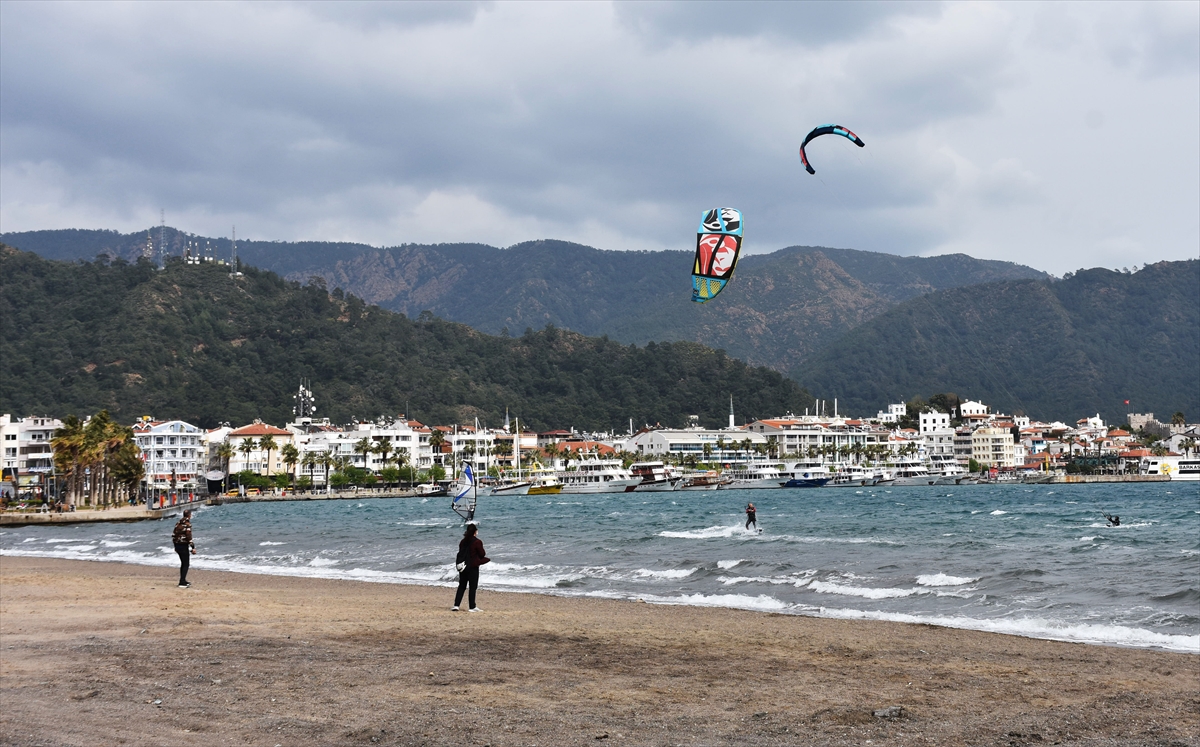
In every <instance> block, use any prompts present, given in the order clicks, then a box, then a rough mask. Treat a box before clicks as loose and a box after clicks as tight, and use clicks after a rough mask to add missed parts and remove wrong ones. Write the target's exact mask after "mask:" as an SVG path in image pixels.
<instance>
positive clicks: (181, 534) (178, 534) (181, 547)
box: [171, 510, 196, 589]
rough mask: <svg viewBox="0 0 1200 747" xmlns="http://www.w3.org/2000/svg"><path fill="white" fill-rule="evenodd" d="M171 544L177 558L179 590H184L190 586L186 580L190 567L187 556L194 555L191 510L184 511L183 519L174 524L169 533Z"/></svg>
mask: <svg viewBox="0 0 1200 747" xmlns="http://www.w3.org/2000/svg"><path fill="white" fill-rule="evenodd" d="M171 543H172V544H174V545H175V554H176V555H178V556H179V588H181V589H186V588H187V587H189V586H191V584H189V583H188V580H187V574H188V566H189V565H190V562H189V558H188V555H189V554H191V555H195V554H196V544H195V543H194V542H192V512H191V510H187V511H184V512H183V517H182V518H181V519H180V520H179V521H178V522H177V523H176V524H175V531H174V532H172V533H171Z"/></svg>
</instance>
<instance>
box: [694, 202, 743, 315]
mask: <svg viewBox="0 0 1200 747" xmlns="http://www.w3.org/2000/svg"><path fill="white" fill-rule="evenodd" d="M741 250H742V211H741V210H736V209H734V208H714V209H713V210H709V211H708V212H706V213H705V214H704V217H703V218H701V219H700V228H699V230H698V231H697V233H696V259H695V260H694V261H693V262H692V300H693V301H695V302H696V303H704V302H705V301H710V300H712V299H713V298H716V296H717V294H718V293H720V292H721V291H722V290H724V289H725V284H726V283H728V282H729V279H730V278H731V277H733V268H734V267H736V266H737V261H738V253H739V252H740V251H741Z"/></svg>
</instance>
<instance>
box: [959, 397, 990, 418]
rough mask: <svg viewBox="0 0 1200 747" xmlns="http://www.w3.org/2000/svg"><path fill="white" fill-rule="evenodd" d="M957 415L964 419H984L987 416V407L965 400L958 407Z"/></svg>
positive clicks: (980, 403)
mask: <svg viewBox="0 0 1200 747" xmlns="http://www.w3.org/2000/svg"><path fill="white" fill-rule="evenodd" d="M958 414H959V416H960V417H962V418H964V419H966V418H979V417H985V416H986V415H987V414H988V406H987V405H985V404H983V403H982V402H976V401H974V400H967V401H966V402H962V403H960V404H959V405H958Z"/></svg>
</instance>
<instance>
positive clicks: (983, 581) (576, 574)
mask: <svg viewBox="0 0 1200 747" xmlns="http://www.w3.org/2000/svg"><path fill="white" fill-rule="evenodd" d="M749 500H752V501H754V503H755V504H756V505H757V506H758V518H759V526H760V527H761V529H762V532H761V533H757V532H753V531H747V530H746V529H745V528H744V527H743V522H744V515H743V513H742V511H743V509H744V508H745V505H746V502H747V501H749ZM1104 513H1109V514H1118V515H1120V517H1121V526H1119V527H1110V526H1108V524H1107V522H1106V521H1105V519H1104V517H1103V514H1104ZM477 518H478V520H479V522H480V530H479V534H480V537H481V538H482V539H483V541H484V544H485V546H486V548H487V552H488V554H489V556H491V558H492V559H493V562H492V563H491V564H490V565H488V566H486V567H485V568H484V569H483V574H482V577H481V588H482V592H481V594H483V596H481V602H480V604H481V606H486V594H487V593H488V592H489V591H496V590H503V591H520V592H533V593H543V594H556V595H561V596H593V597H608V598H616V599H644V600H645V601H647V602H651V603H660V604H677V605H698V606H711V607H737V608H742V609H751V610H762V611H765V612H777V613H784V614H798V615H817V616H823V617H836V618H863V619H880V620H899V621H907V622H923V623H930V624H933V625H941V626H948V627H956V628H970V629H975V630H988V631H995V632H1000V633H1011V634H1016V635H1024V636H1031V637H1035V638H1051V639H1056V640H1068V641H1080V642H1086V643H1095V644H1111V645H1123V646H1137V647H1146V648H1161V649H1168V650H1172V651H1186V652H1192V653H1200V483H1170V484H1162V483H1159V484H1141V485H1124V484H1103V485H1011V486H1009V485H1003V486H1000V485H979V486H970V487H954V488H916V487H912V488H874V489H872V488H863V489H849V488H823V489H809V490H803V489H801V490H752V491H740V490H729V491H723V490H722V491H703V492H675V493H622V494H612V495H558V496H523V497H503V498H489V497H480V499H479V508H478V513H477ZM173 525H174V520H173V519H169V520H162V521H147V522H140V523H134V524H110V525H104V526H97V525H77V526H60V527H26V528H20V529H8V530H4V531H3V532H0V554H2V555H11V556H15V555H31V556H43V557H56V558H72V559H89V560H103V561H114V562H124V563H138V564H144V565H155V566H162V567H163V569H164V570H163V573H164V576H170V575H172V571H169V570H167V569H168V568H172V567H174V566H176V564H177V562H178V561H177V559H176V557H175V555H174V552H173V551H172V549H171V546H170V535H171V528H172V526H173ZM193 526H194V529H195V537H196V545H197V547H198V549H199V554H198V555H197V556H196V557H195V559H194V560H193V569H194V570H193V573H192V580H193V582H194V583H195V584H196V585H202V584H203V583H204V573H203V571H204V570H206V569H212V570H228V571H241V572H247V573H269V574H280V575H293V576H315V577H321V578H344V579H356V580H362V581H373V582H379V583H408V584H427V585H443V586H451V585H453V584H454V583H455V578H456V576H455V573H454V569H453V561H454V555H455V551H456V546H457V541H458V539H459V537H460V536H461V527H462V521H461V520H460V519H459V518H458V517H457V516H456V515H455V514H453V513H452V512H451V511H450V507H449V499H448V498H434V499H420V498H405V499H369V498H364V499H361V500H342V501H311V502H304V501H297V502H279V503H255V504H245V503H243V504H234V505H227V506H216V507H210V508H201V509H199V510H198V511H197V512H196V515H195V516H194V517H193ZM451 598H452V593H451V592H450V591H449V590H447V593H446V604H447V607H448V606H449V605H450V602H451Z"/></svg>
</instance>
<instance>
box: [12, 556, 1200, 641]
mask: <svg viewBox="0 0 1200 747" xmlns="http://www.w3.org/2000/svg"><path fill="white" fill-rule="evenodd" d="M162 557H163V560H164V561H165V562H163V563H148V562H143V563H139V562H135V561H131V560H129V559H127V558H111V559H110V558H105V557H94V558H62V557H55V556H52V555H45V554H34V553H24V552H20V551H18V552H17V553H16V554H14V553H13V552H12V551H11V550H3V551H0V559H2V558H27V559H31V560H38V559H45V560H54V561H59V560H61V561H63V562H68V563H101V564H117V565H129V566H137V567H142V568H175V569H177V568H178V559H177V558H176V557H175V556H174V555H170V556H167V555H164V556H162ZM197 559H203V556H202V555H198V556H193V558H192V565H191V568H192V571H193V572H200V573H232V574H245V575H248V576H268V577H273V578H295V579H314V580H322V581H332V582H346V583H367V584H379V585H383V586H389V585H390V586H410V587H425V588H430V589H446V588H454V587H455V582H453V581H447V582H444V583H438V582H431V581H428V580H416V579H407V578H389V577H382V576H378V575H364V576H362V577H353V576H348V575H347V574H346V573H344V572H343V573H339V572H336V571H332V570H321V569H314V568H310V567H308V566H294V567H293V566H264V567H261V568H253V569H251V568H205V567H203V566H202V565H197ZM301 570H303V571H304V572H302V573H301V572H295V571H301ZM488 591H489V593H493V594H530V595H536V596H545V597H553V598H556V599H563V600H577V599H600V600H606V601H612V602H620V603H633V604H637V603H644V604H650V605H654V606H660V607H683V608H688V609H712V610H739V611H743V612H747V613H750V614H759V615H782V616H788V617H801V618H808V619H814V620H839V621H844V622H847V623H856V622H881V623H891V624H895V625H923V626H927V627H932V628H940V629H946V630H963V631H970V632H975V633H984V634H988V635H1001V636H1012V637H1015V638H1023V639H1028V640H1032V641H1054V642H1058V643H1069V644H1078V645H1085V646H1101V647H1113V648H1119V649H1132V650H1141V651H1161V652H1164V653H1174V654H1182V655H1185V656H1187V655H1197V656H1200V635H1197V636H1189V635H1187V634H1183V633H1157V632H1155V631H1151V630H1145V629H1142V628H1126V629H1127V630H1131V631H1136V632H1138V633H1141V634H1143V641H1142V642H1141V643H1132V642H1129V641H1128V640H1126V641H1113V640H1100V639H1096V638H1088V637H1086V636H1083V635H1079V634H1076V635H1075V636H1074V637H1072V636H1070V635H1068V634H1067V633H1066V632H1065V631H1071V630H1075V631H1078V630H1080V629H1084V630H1086V629H1087V628H1088V627H1089V625H1088V624H1087V623H1079V624H1076V625H1072V626H1069V627H1067V628H1059V629H1057V630H1059V631H1060V632H1059V634H1058V635H1053V634H1052V633H1053V632H1054V631H1055V630H1056V629H1055V628H1052V627H1045V628H1043V631H1044V632H1045V633H1046V634H1045V635H1035V634H1034V633H1033V632H1030V631H1028V630H1021V629H1019V628H1016V627H1014V625H1013V624H1012V621H1011V620H1009V619H1007V618H996V619H982V618H967V617H963V618H957V619H954V618H949V617H946V616H941V615H933V616H929V617H922V616H920V615H914V614H907V613H869V612H860V611H857V610H853V611H841V610H836V609H834V610H832V611H830V612H828V613H826V612H824V609H825V608H822V612H821V613H818V614H813V613H810V612H807V611H794V610H788V609H767V608H763V607H756V606H751V605H732V604H730V605H723V604H697V603H688V602H687V601H683V600H676V599H673V598H670V597H655V596H654V595H650V594H642V595H640V596H636V597H635V596H618V595H616V594H611V595H610V594H604V593H599V594H596V593H593V594H578V595H576V594H568V593H563V592H559V591H556V590H554V589H537V588H516V589H514V588H489V590H488ZM1099 627H1100V628H1101V629H1103V630H1108V629H1111V628H1112V627H1113V626H1111V625H1102V626H1099ZM1164 638H1166V639H1168V640H1162V639H1164ZM1171 638H1176V639H1184V640H1183V642H1179V641H1175V640H1169V639H1171ZM1169 644H1174V645H1169Z"/></svg>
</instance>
